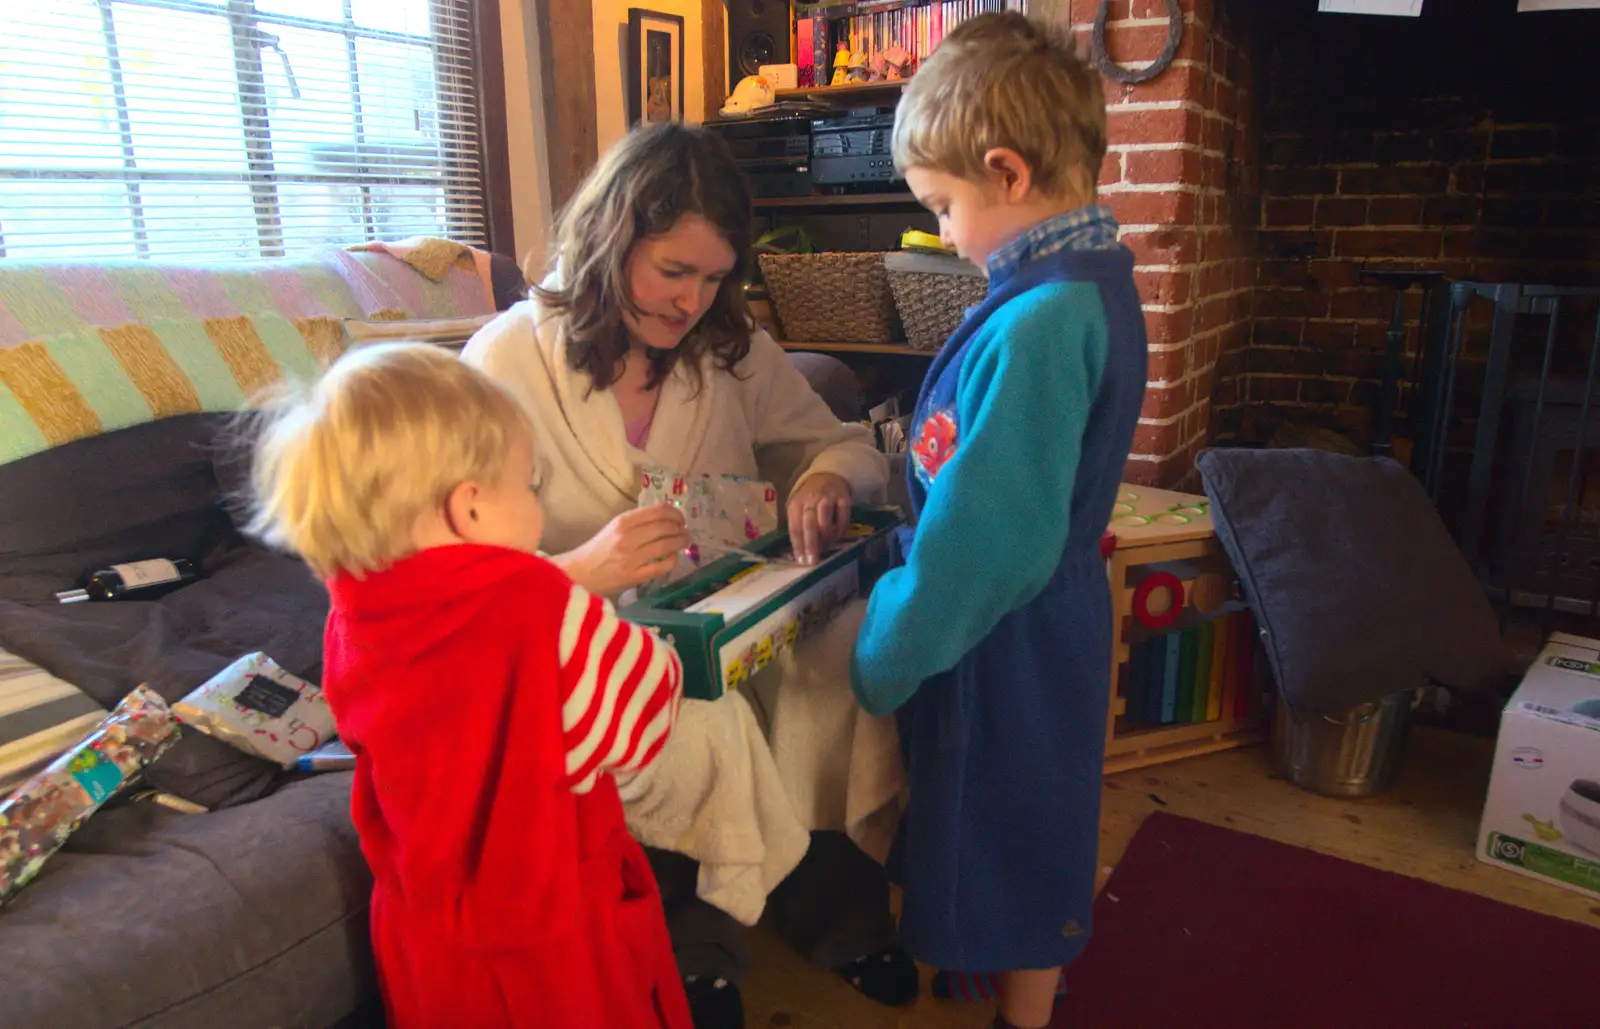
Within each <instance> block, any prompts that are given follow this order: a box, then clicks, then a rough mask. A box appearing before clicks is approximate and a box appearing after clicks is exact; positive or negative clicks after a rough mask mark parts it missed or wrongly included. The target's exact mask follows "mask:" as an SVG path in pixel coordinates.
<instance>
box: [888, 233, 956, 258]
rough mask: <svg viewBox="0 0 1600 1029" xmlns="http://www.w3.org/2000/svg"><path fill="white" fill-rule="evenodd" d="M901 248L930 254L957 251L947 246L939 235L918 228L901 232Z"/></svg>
mask: <svg viewBox="0 0 1600 1029" xmlns="http://www.w3.org/2000/svg"><path fill="white" fill-rule="evenodd" d="M900 249H901V250H910V251H914V252H919V253H929V254H953V253H955V250H954V249H953V248H951V247H947V246H945V245H944V243H943V242H942V241H941V240H940V239H939V237H938V236H936V235H934V234H933V233H931V232H921V231H919V230H917V229H907V230H906V231H905V232H903V233H901V234H900Z"/></svg>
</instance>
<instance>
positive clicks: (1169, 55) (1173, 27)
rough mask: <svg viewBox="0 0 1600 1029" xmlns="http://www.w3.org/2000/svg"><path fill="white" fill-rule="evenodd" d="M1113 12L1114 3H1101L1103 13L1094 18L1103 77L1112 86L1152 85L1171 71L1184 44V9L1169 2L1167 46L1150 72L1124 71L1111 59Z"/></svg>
mask: <svg viewBox="0 0 1600 1029" xmlns="http://www.w3.org/2000/svg"><path fill="white" fill-rule="evenodd" d="M1110 10H1111V0H1100V10H1099V12H1098V13H1097V14H1095V16H1094V63H1095V65H1096V66H1097V67H1099V69H1100V74H1102V75H1104V76H1105V77H1106V78H1108V79H1110V80H1111V81H1112V82H1121V83H1123V84H1124V85H1134V84H1136V83H1140V82H1149V81H1150V80H1151V79H1153V78H1155V77H1156V76H1157V75H1160V74H1161V73H1162V72H1164V71H1166V70H1167V68H1169V67H1171V65H1172V59H1173V58H1174V57H1175V56H1177V53H1178V46H1179V44H1181V43H1182V42H1183V7H1182V6H1181V5H1180V4H1179V3H1178V0H1167V45H1166V46H1165V47H1163V48H1162V50H1161V56H1159V57H1157V58H1156V59H1155V61H1154V62H1153V63H1152V64H1151V65H1150V67H1148V68H1138V69H1135V68H1124V67H1123V66H1122V65H1120V64H1118V63H1117V62H1116V61H1113V60H1112V59H1111V52H1110V51H1109V50H1107V49H1106V18H1107V17H1108V16H1109V14H1110Z"/></svg>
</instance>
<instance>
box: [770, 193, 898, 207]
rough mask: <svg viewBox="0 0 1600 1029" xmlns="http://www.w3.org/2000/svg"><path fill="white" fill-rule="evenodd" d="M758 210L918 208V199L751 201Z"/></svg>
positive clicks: (869, 196)
mask: <svg viewBox="0 0 1600 1029" xmlns="http://www.w3.org/2000/svg"><path fill="white" fill-rule="evenodd" d="M751 205H752V206H753V207H755V208H756V209H757V210H760V209H762V208H764V207H803V208H807V209H812V208H815V209H821V208H826V207H900V206H909V207H917V206H919V205H918V203H917V198H916V195H915V194H912V193H905V192H902V193H840V194H833V195H824V196H808V197H757V198H756V199H755V200H753V201H751Z"/></svg>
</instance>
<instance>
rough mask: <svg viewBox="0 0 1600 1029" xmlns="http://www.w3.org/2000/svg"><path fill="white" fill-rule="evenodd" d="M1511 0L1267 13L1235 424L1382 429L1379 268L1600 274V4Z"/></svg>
mask: <svg viewBox="0 0 1600 1029" xmlns="http://www.w3.org/2000/svg"><path fill="white" fill-rule="evenodd" d="M1510 6H1511V5H1507V7H1508V10H1507V11H1506V12H1500V13H1498V14H1494V15H1490V14H1487V13H1486V12H1483V11H1481V10H1477V11H1474V12H1472V13H1471V14H1470V16H1469V15H1467V14H1465V13H1461V14H1456V13H1452V12H1444V13H1443V14H1442V15H1440V16H1437V17H1433V18H1431V19H1430V18H1426V17H1425V18H1424V19H1419V20H1418V22H1417V23H1416V24H1403V23H1404V22H1407V21H1409V20H1408V19H1371V18H1347V17H1346V18H1340V17H1335V16H1319V15H1317V14H1316V13H1315V12H1314V11H1311V10H1310V5H1306V7H1307V10H1306V11H1303V12H1299V13H1293V12H1287V11H1280V12H1278V13H1276V14H1275V15H1273V16H1271V17H1270V18H1266V19H1263V21H1264V23H1265V24H1263V25H1262V26H1261V27H1262V39H1263V42H1264V44H1265V43H1270V53H1271V60H1270V64H1269V66H1268V68H1267V69H1266V71H1265V72H1264V75H1265V78H1266V81H1267V84H1266V85H1265V86H1264V89H1263V94H1264V96H1263V100H1262V107H1261V112H1260V117H1261V121H1262V126H1263V130H1262V131H1263V142H1262V149H1263V162H1264V170H1263V175H1262V178H1263V186H1262V202H1261V233H1260V247H1261V249H1260V255H1261V261H1260V267H1259V280H1258V281H1259V289H1258V290H1257V292H1256V295H1255V301H1254V311H1255V319H1256V320H1255V328H1254V334H1253V337H1252V340H1251V345H1250V347H1249V350H1248V352H1247V353H1245V354H1243V355H1241V360H1240V362H1239V364H1240V367H1238V368H1237V369H1232V371H1234V372H1235V373H1236V376H1237V378H1236V380H1235V384H1234V388H1231V389H1229V390H1227V391H1225V393H1224V392H1219V394H1218V396H1217V408H1218V427H1219V429H1220V432H1221V435H1223V436H1236V437H1238V438H1239V439H1242V440H1246V441H1260V440H1264V439H1266V438H1268V437H1269V436H1270V435H1271V433H1272V432H1273V431H1274V430H1275V428H1276V427H1277V426H1278V425H1281V424H1282V423H1283V422H1284V421H1293V422H1298V423H1307V422H1309V423H1313V424H1321V425H1325V426H1328V427H1332V428H1335V429H1337V430H1339V431H1341V432H1343V433H1345V434H1346V435H1348V436H1350V437H1351V438H1352V439H1353V440H1354V441H1355V442H1356V443H1358V444H1363V445H1364V444H1365V442H1366V441H1367V439H1368V435H1369V432H1370V428H1371V418H1372V414H1373V409H1374V404H1375V401H1376V399H1377V394H1378V383H1379V381H1380V379H1381V376H1382V372H1383V361H1382V350H1383V346H1384V332H1385V330H1386V329H1387V327H1388V320H1389V315H1390V312H1391V310H1392V305H1393V296H1394V295H1393V293H1392V292H1390V291H1389V290H1387V289H1384V288H1382V287H1378V286H1374V285H1368V284H1365V283H1363V282H1362V281H1361V279H1360V276H1359V272H1360V270H1362V269H1398V268H1430V269H1437V270H1440V271H1443V272H1445V273H1446V274H1448V275H1450V276H1451V277H1454V278H1477V279H1485V280H1498V281H1509V282H1555V283H1567V284H1573V283H1581V284H1593V283H1596V282H1600V120H1597V119H1596V116H1595V114H1594V113H1593V112H1592V111H1586V110H1585V107H1586V104H1585V102H1584V101H1582V100H1580V99H1579V98H1581V97H1585V96H1587V97H1588V98H1589V101H1591V102H1592V100H1593V97H1594V96H1595V85H1594V83H1595V82H1596V81H1600V80H1597V79H1595V78H1594V77H1593V72H1592V70H1590V71H1587V72H1586V71H1585V69H1592V66H1593V57H1592V54H1593V52H1594V47H1595V44H1596V42H1597V32H1596V30H1597V28H1600V19H1597V18H1595V17H1593V16H1592V15H1591V16H1590V17H1588V18H1587V19H1586V20H1575V19H1572V18H1570V17H1565V16H1557V19H1558V20H1550V19H1549V18H1548V17H1547V18H1544V19H1541V18H1539V17H1536V16H1533V15H1527V16H1518V15H1515V14H1514V12H1511V11H1510V10H1509V8H1510ZM1266 52H1267V51H1263V53H1266ZM1353 66H1359V67H1362V68H1364V69H1366V72H1365V73H1364V75H1363V76H1361V77H1352V76H1351V75H1350V74H1349V72H1350V69H1351V67H1353ZM1585 76H1587V81H1588V86H1587V87H1586V88H1583V87H1582V82H1583V81H1584V79H1585ZM1569 87H1570V88H1569ZM1410 299H1411V304H1410V306H1409V307H1408V310H1409V312H1410V314H1411V315H1412V316H1415V314H1416V311H1417V308H1418V306H1419V305H1418V297H1417V296H1416V295H1415V294H1414V295H1413V296H1412V297H1411V298H1410ZM1409 343H1410V344H1411V345H1413V346H1414V344H1415V339H1414V337H1413V339H1412V340H1410V341H1409Z"/></svg>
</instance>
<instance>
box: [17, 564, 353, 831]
mask: <svg viewBox="0 0 1600 1029" xmlns="http://www.w3.org/2000/svg"><path fill="white" fill-rule="evenodd" d="M0 574H3V572H0ZM327 613H328V599H327V593H326V591H325V590H324V589H323V588H322V586H321V584H319V583H317V582H316V581H315V580H314V579H313V578H312V577H311V573H310V572H309V571H308V570H307V569H306V567H305V565H304V564H303V563H302V562H300V561H299V560H297V559H295V558H290V557H285V556H283V555H279V554H274V553H271V552H269V551H266V550H263V549H260V548H258V547H254V546H249V545H240V546H237V547H235V548H234V549H233V550H230V551H228V552H227V553H226V554H224V555H222V556H221V557H219V558H217V559H215V560H213V561H211V562H209V563H208V564H207V565H206V566H205V576H204V578H202V579H201V580H200V581H199V582H196V583H192V584H190V585H189V586H186V587H184V588H183V589H181V590H178V591H177V592H175V593H171V594H168V595H167V596H165V597H163V598H161V599H160V600H156V601H121V602H117V603H110V604H74V605H71V606H67V607H62V606H59V605H54V604H52V605H49V606H32V605H23V604H16V603H11V602H6V601H0V646H3V647H4V648H5V649H7V650H10V651H12V652H13V653H15V654H18V655H20V656H22V657H24V658H26V659H27V660H29V661H32V662H34V663H35V664H37V665H39V666H41V667H43V668H45V669H47V670H48V671H50V672H51V673H52V674H54V675H56V676H58V677H60V678H62V679H65V680H66V681H67V682H70V683H72V684H74V685H75V686H77V687H79V688H80V689H82V690H83V691H84V692H85V693H87V694H89V695H90V696H91V697H93V698H94V699H95V700H97V701H99V702H100V703H101V704H103V705H105V706H106V707H110V706H112V705H113V704H115V702H116V700H117V699H118V698H120V697H122V696H123V695H125V694H126V693H127V692H128V691H129V690H131V689H133V687H135V686H137V685H139V684H140V683H145V684H147V685H149V686H150V688H151V689H153V690H155V691H156V692H157V693H159V694H161V696H162V697H164V698H165V699H166V700H168V701H175V700H178V699H179V698H181V697H183V696H184V695H185V694H186V693H188V692H189V691H190V690H192V689H194V688H195V687H196V686H198V685H200V684H201V683H203V682H205V681H206V680H207V679H209V678H210V677H211V676H213V675H215V674H216V673H217V672H220V671H221V670H222V669H223V668H226V667H227V666H228V665H229V664H231V663H232V662H233V661H234V660H235V659H236V658H238V657H240V656H241V655H244V654H248V653H251V652H252V651H257V650H261V651H265V652H266V653H267V654H269V655H271V657H272V658H273V659H274V660H275V661H277V662H278V663H279V664H280V665H282V666H283V667H284V668H286V669H288V670H289V671H291V672H293V673H294V674H296V675H299V676H302V677H303V678H306V679H309V680H310V681H312V682H319V681H321V677H322V624H323V621H324V620H325V619H326V618H327ZM278 774H279V772H278V768H277V766H276V765H273V764H270V763H268V762H266V761H262V760H260V759H259V758H255V757H251V756H249V755H247V754H244V753H242V752H241V751H238V750H235V749H234V748H233V747H230V746H228V745H227V744H225V743H222V742H220V741H218V740H215V739H213V738H211V737H210V736H207V735H205V734H203V733H200V732H197V731H194V730H186V731H185V732H184V733H183V736H182V738H181V739H179V741H178V743H177V744H176V745H175V746H174V747H173V748H172V749H171V750H170V751H168V752H167V754H166V755H165V756H163V757H162V759H161V760H160V761H158V762H156V764H155V765H154V766H153V767H152V768H151V769H150V771H149V772H148V773H147V777H148V778H149V779H150V781H151V782H152V783H154V784H155V785H157V786H159V787H161V788H162V789H165V790H168V791H169V792H172V793H175V794H177V795H178V796H180V797H184V798H187V799H189V800H192V801H194V802H195V803H197V804H203V805H205V806H206V807H212V808H215V807H222V806H226V805H229V804H236V803H240V802H242V801H246V800H253V799H255V798H256V797H259V796H261V795H262V794H264V793H265V792H267V790H268V789H270V788H271V786H272V784H273V782H274V780H275V777H276V776H277V775H278Z"/></svg>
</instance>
